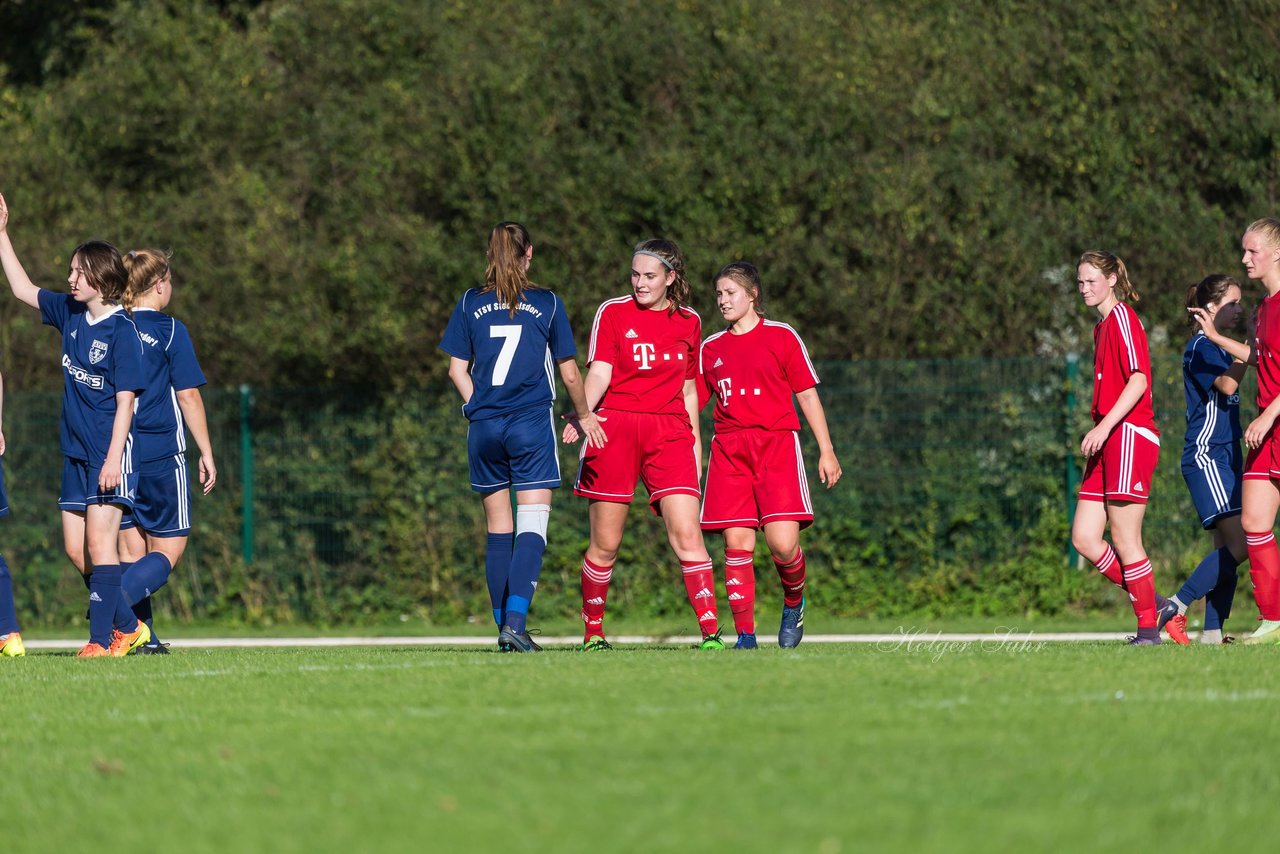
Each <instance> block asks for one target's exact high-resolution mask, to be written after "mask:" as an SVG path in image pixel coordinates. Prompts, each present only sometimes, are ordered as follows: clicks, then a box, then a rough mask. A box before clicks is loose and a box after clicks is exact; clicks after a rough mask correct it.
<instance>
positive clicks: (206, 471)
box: [200, 455, 218, 495]
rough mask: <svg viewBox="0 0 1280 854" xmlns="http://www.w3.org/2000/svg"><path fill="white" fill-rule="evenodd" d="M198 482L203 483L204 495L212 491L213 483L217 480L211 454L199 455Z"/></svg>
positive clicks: (216, 468) (216, 469)
mask: <svg viewBox="0 0 1280 854" xmlns="http://www.w3.org/2000/svg"><path fill="white" fill-rule="evenodd" d="M200 482H201V483H202V484H204V494H205V495H208V494H209V493H210V492H212V491H213V485H214V484H215V483H217V482H218V467H217V466H216V465H214V464H213V457H212V456H208V457H206V456H203V455H202V456H201V457H200Z"/></svg>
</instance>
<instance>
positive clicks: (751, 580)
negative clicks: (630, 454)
mask: <svg viewBox="0 0 1280 854" xmlns="http://www.w3.org/2000/svg"><path fill="white" fill-rule="evenodd" d="M714 282H715V289H716V304H717V305H718V306H719V307H720V314H721V315H723V317H724V319H725V320H726V321H728V323H729V328H728V329H726V330H724V331H723V332H717V333H715V334H714V335H710V336H708V337H707V340H706V341H703V342H702V349H701V352H700V354H699V356H698V377H699V379H700V383H699V388H698V391H699V403H700V404H701V405H705V404H706V402H707V401H708V400H710V399H711V398H712V397H714V398H715V399H716V405H715V428H716V429H715V435H714V436H713V437H712V439H711V458H710V460H709V462H708V463H707V487H706V490H705V494H704V497H703V504H702V530H704V531H722V532H723V533H724V546H725V548H724V560H725V567H724V572H725V590H726V592H727V593H728V596H729V609H730V610H731V611H732V612H733V622H734V627H735V628H736V629H737V632H738V641H737V643H736V644H734V647H733V648H734V649H755V648H756V635H755V598H756V593H755V590H756V575H755V567H754V566H753V564H752V554H753V552H754V550H755V547H756V531H758V530H763V531H764V539H765V543H766V544H767V545H768V546H769V553H770V555H771V556H772V558H773V565H774V568H775V569H776V570H777V572H778V578H779V579H781V581H782V591H783V603H782V623H781V625H780V626H779V628H778V646H780V647H783V648H790V647H795V646H798V645H799V644H800V639H801V638H802V637H804V601H805V600H804V587H805V574H806V573H805V560H804V552H803V550H801V548H800V529H801V528H807V527H809V526H810V525H812V524H813V503H812V501H811V500H810V498H809V482H808V479H807V478H806V476H805V470H804V460H803V458H802V457H801V455H800V419H799V418H798V417H797V416H796V408H795V404H794V403H792V397H793V395H794V397H795V400H796V401H798V402H799V404H800V409H801V411H802V412H804V417H805V420H806V421H807V422H808V423H809V429H811V430H812V431H813V435H814V438H816V439H817V440H818V479H819V480H821V481H822V482H823V483H825V484H826V485H827V488H828V489H830V488H831V487H833V486H835V485H836V483H837V482H838V481H839V480H840V474H841V469H840V461H839V460H838V459H837V458H836V452H835V448H834V447H833V446H832V444H831V433H830V431H829V430H828V429H827V416H826V413H825V412H824V411H823V408H822V401H821V400H819V399H818V374H817V372H816V371H815V370H814V368H813V362H812V361H810V360H809V351H808V350H806V349H805V346H804V342H803V341H801V340H800V336H799V335H797V334H796V331H795V330H794V329H792V328H791V327H790V326H788V325H787V324H785V323H778V322H777V321H773V320H766V319H765V318H764V305H763V304H764V286H763V285H762V284H761V281H760V273H759V271H758V270H756V268H755V265H753V264H749V263H747V262H746V261H735V262H734V263H732V264H727V265H725V267H724V268H722V269H721V270H720V272H719V273H717V274H716V277H715V280H714Z"/></svg>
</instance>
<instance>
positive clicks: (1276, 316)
mask: <svg viewBox="0 0 1280 854" xmlns="http://www.w3.org/2000/svg"><path fill="white" fill-rule="evenodd" d="M1255 321H1256V324H1257V328H1256V330H1255V332H1254V335H1255V336H1256V337H1257V351H1258V409H1259V410H1263V409H1266V408H1267V407H1268V406H1269V405H1270V404H1271V401H1273V400H1275V399H1276V395H1277V394H1280V294H1275V295H1273V296H1269V297H1267V298H1266V299H1264V300H1263V301H1262V303H1261V304H1260V305H1259V306H1258V314H1257V317H1256V318H1255Z"/></svg>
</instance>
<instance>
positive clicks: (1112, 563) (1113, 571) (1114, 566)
mask: <svg viewBox="0 0 1280 854" xmlns="http://www.w3.org/2000/svg"><path fill="white" fill-rule="evenodd" d="M1103 545H1104V546H1106V547H1107V550H1106V551H1105V552H1103V553H1102V557H1100V558H1097V559H1096V560H1094V561H1093V565H1094V566H1096V567H1097V568H1098V572H1101V573H1102V574H1103V575H1104V576H1105V577H1106V579H1107V580H1108V581H1110V582H1111V583H1112V584H1114V585H1115V586H1116V587H1119V588H1120V589H1121V590H1123V589H1124V571H1123V570H1122V569H1121V568H1120V560H1119V558H1117V557H1116V552H1115V549H1113V548H1111V544H1110V543H1103Z"/></svg>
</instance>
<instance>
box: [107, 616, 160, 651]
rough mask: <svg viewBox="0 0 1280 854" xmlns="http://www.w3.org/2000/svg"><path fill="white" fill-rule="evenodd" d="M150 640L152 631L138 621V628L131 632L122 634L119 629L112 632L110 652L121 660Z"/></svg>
mask: <svg viewBox="0 0 1280 854" xmlns="http://www.w3.org/2000/svg"><path fill="white" fill-rule="evenodd" d="M149 640H151V629H150V628H148V627H147V624H146V623H144V622H142V620H138V627H137V628H136V629H134V630H133V631H131V632H122V631H120V630H119V629H115V630H114V631H112V633H111V649H110V652H111V654H112V655H114V656H115V657H116V658H120V657H122V656H125V655H128V654H129V653H131V652H133V651H134V650H135V649H137V648H138V647H140V646H142V645H143V644H145V643H146V642H147V641H149Z"/></svg>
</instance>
